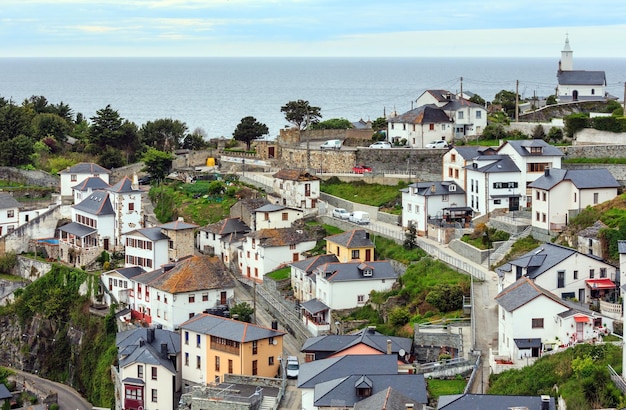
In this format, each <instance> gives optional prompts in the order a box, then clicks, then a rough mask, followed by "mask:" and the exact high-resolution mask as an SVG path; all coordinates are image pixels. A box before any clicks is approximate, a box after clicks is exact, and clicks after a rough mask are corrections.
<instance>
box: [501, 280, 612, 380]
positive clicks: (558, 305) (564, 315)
mask: <svg viewBox="0 0 626 410" xmlns="http://www.w3.org/2000/svg"><path fill="white" fill-rule="evenodd" d="M496 302H497V303H498V351H497V353H496V355H497V358H500V359H503V358H506V361H508V362H512V364H513V365H516V366H518V367H520V366H523V365H525V364H526V365H527V364H532V363H533V362H534V360H535V359H536V358H538V357H541V355H542V354H543V352H544V351H546V350H552V349H554V348H558V347H559V346H562V345H566V346H569V345H571V344H574V343H579V342H584V341H589V342H591V341H593V340H594V338H595V339H596V340H597V339H598V338H599V337H600V335H601V334H604V333H605V332H607V331H612V328H613V320H612V319H610V318H607V317H603V316H601V315H600V314H598V313H597V312H593V311H591V310H589V309H588V308H587V307H586V306H585V305H583V304H578V303H573V302H571V301H565V300H563V299H560V298H559V297H558V296H556V295H554V293H552V292H550V291H548V290H546V289H544V288H542V287H541V286H539V285H538V284H537V283H536V281H533V280H532V279H530V278H528V277H521V278H520V279H518V280H517V281H516V282H514V283H513V284H511V285H509V286H508V287H506V288H505V289H504V290H502V291H501V292H500V293H499V294H498V295H497V296H496ZM491 359H494V358H491ZM498 369H499V367H498V366H495V371H498Z"/></svg>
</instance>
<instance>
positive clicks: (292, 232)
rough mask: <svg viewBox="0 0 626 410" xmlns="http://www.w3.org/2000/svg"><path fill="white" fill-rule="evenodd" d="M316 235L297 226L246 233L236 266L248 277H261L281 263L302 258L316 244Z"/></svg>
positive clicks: (261, 278) (260, 279) (259, 278)
mask: <svg viewBox="0 0 626 410" xmlns="http://www.w3.org/2000/svg"><path fill="white" fill-rule="evenodd" d="M315 242H316V240H315V238H313V237H312V236H310V235H309V233H308V232H307V231H306V230H302V229H296V228H281V229H262V230H260V231H254V232H250V233H248V234H246V236H245V237H244V239H243V242H242V243H241V249H240V250H239V269H240V271H241V274H242V275H243V276H245V277H247V278H251V279H254V280H257V281H262V280H263V276H264V275H265V274H266V273H269V272H271V271H273V270H275V269H276V268H278V267H280V266H281V265H283V264H287V263H290V262H297V261H299V260H301V259H303V254H304V252H306V251H309V250H311V249H313V248H314V247H315Z"/></svg>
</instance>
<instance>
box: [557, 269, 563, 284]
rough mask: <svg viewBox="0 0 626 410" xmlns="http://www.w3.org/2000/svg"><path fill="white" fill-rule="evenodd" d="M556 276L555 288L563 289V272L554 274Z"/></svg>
mask: <svg viewBox="0 0 626 410" xmlns="http://www.w3.org/2000/svg"><path fill="white" fill-rule="evenodd" d="M556 275H557V279H556V287H557V288H564V287H565V271H563V270H560V271H558V272H557V273H556Z"/></svg>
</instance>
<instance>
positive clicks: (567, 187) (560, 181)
mask: <svg viewBox="0 0 626 410" xmlns="http://www.w3.org/2000/svg"><path fill="white" fill-rule="evenodd" d="M529 187H530V188H531V189H532V198H533V207H532V225H533V229H534V230H535V229H536V230H538V231H539V232H541V233H545V234H550V233H553V232H561V231H562V230H563V228H564V227H565V226H567V224H568V222H569V220H570V218H572V217H574V216H576V215H577V214H578V213H579V212H580V211H582V210H583V209H585V208H586V207H587V206H594V205H598V204H601V203H602V202H605V201H608V200H611V199H613V198H615V197H616V196H617V190H618V188H619V187H620V184H619V182H617V180H616V179H615V178H614V177H613V175H611V173H610V172H609V171H608V170H607V169H605V168H597V169H576V170H564V169H550V168H546V169H545V171H544V175H542V176H541V177H539V178H537V179H536V180H535V181H534V182H532V183H531V184H530V185H529Z"/></svg>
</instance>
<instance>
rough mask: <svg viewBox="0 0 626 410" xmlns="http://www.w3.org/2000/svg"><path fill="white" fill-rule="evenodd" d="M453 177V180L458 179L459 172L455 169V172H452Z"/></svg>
mask: <svg viewBox="0 0 626 410" xmlns="http://www.w3.org/2000/svg"><path fill="white" fill-rule="evenodd" d="M454 177H455V178H458V177H459V170H458V169H455V170H454Z"/></svg>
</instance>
